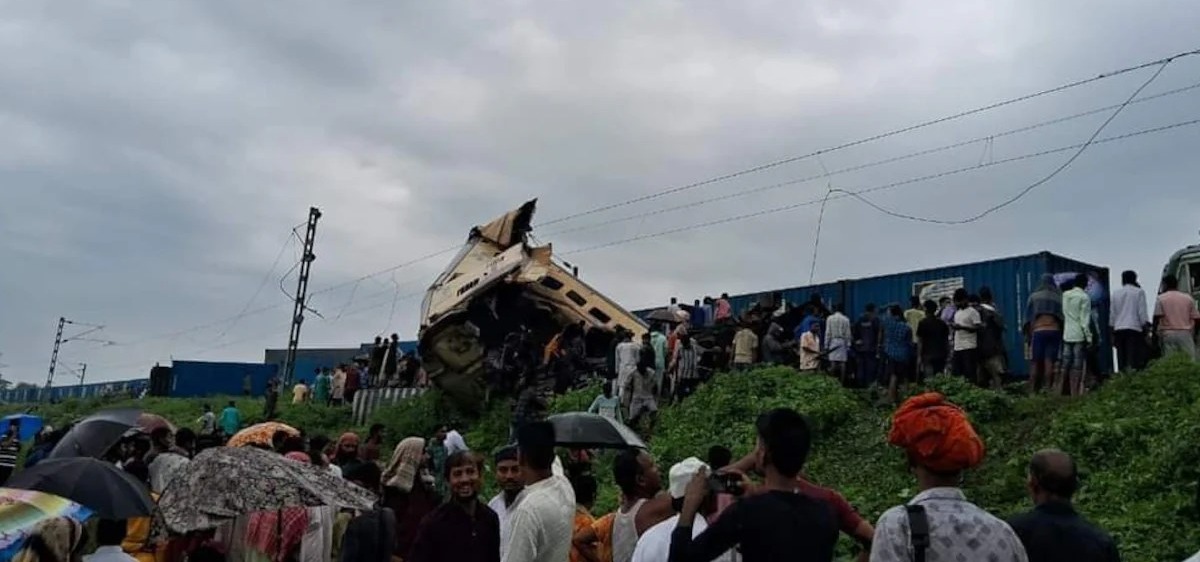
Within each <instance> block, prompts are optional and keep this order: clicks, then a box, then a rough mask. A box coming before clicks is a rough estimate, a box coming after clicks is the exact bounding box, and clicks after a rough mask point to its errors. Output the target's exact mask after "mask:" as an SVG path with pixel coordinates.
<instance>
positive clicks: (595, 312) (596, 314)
mask: <svg viewBox="0 0 1200 562" xmlns="http://www.w3.org/2000/svg"><path fill="white" fill-rule="evenodd" d="M588 314H591V315H592V318H595V319H596V320H599V321H600V322H601V323H602V324H608V323H609V322H610V321H612V317H610V316H609V315H607V314H605V313H604V311H603V310H600V309H599V308H592V309H591V310H589V311H588Z"/></svg>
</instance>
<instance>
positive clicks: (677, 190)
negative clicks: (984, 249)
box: [537, 49, 1200, 227]
mask: <svg viewBox="0 0 1200 562" xmlns="http://www.w3.org/2000/svg"><path fill="white" fill-rule="evenodd" d="M1197 54H1200V49H1195V50H1191V51H1184V52H1181V53H1177V54H1174V55H1171V56H1169V57H1164V58H1161V59H1157V60H1153V61H1149V62H1144V63H1140V64H1136V65H1133V66H1128V67H1125V68H1120V69H1117V70H1112V71H1109V72H1104V73H1101V74H1098V75H1096V76H1093V77H1091V78H1085V79H1082V80H1076V81H1074V82H1068V83H1066V84H1062V85H1060V86H1055V87H1053V88H1048V89H1045V90H1041V91H1038V92H1034V93H1031V94H1025V95H1023V96H1018V97H1015V98H1009V99H1006V100H1002V101H998V102H995V103H991V104H988V105H985V106H981V107H977V108H974V109H969V110H966V111H960V112H958V113H954V114H951V115H947V116H944V117H939V118H936V119H930V120H928V121H923V122H920V123H917V124H914V125H909V126H906V127H901V128H899V129H893V130H891V131H887V132H884V133H879V134H876V135H872V136H869V137H866V138H862V139H859V140H855V141H850V142H846V143H842V144H839V145H836V146H832V147H829V148H822V149H820V150H816V151H813V152H809V153H807V154H802V155H799V156H791V157H788V158H784V159H781V160H776V161H773V162H768V163H766V164H760V165H758V166H753V167H750V168H746V169H743V170H738V171H736V172H731V173H728V174H723V175H720V176H716V177H712V178H709V179H706V180H701V181H697V182H692V183H688V184H684V185H679V186H676V187H670V188H667V189H663V190H660V191H657V192H654V193H650V194H647V195H642V196H639V197H634V198H632V199H627V200H625V201H620V202H617V203H610V204H607V205H602V206H599V207H595V208H592V209H588V210H586V211H580V212H577V213H572V214H570V215H566V216H563V217H559V218H556V219H553V220H549V221H546V222H543V223H539V224H538V225H537V226H539V227H543V226H548V225H551V224H557V223H560V222H565V221H568V220H573V219H576V218H579V217H583V216H588V215H594V214H596V213H602V212H604V211H610V210H612V209H616V208H620V207H626V206H629V205H633V204H636V203H641V202H644V201H650V200H652V199H657V198H659V197H664V196H667V195H672V194H675V193H680V192H683V191H688V190H692V189H696V188H698V187H703V186H706V185H711V184H714V183H720V182H723V181H727V180H731V179H734V178H738V177H741V176H745V175H749V174H754V173H758V172H762V171H764V170H769V169H772V168H776V167H779V166H783V165H786V164H791V163H793V162H799V161H801V160H805V159H808V158H812V157H814V156H817V155H821V154H829V153H831V152H836V151H839V150H845V149H847V148H852V147H855V146H860V145H863V144H868V143H871V142H875V141H878V140H883V139H886V138H888V137H893V136H896V135H902V134H905V133H910V132H913V131H916V130H919V129H923V128H926V127H931V126H933V125H938V124H941V123H946V122H948V121H953V120H955V119H961V118H963V117H968V116H971V115H975V114H978V113H983V112H986V111H991V110H993V109H998V108H1001V107H1005V106H1008V105H1013V104H1016V103H1021V102H1024V101H1029V100H1031V99H1035V98H1039V97H1042V96H1046V95H1049V94H1054V93H1058V92H1062V91H1065V90H1069V89H1072V88H1076V87H1079V86H1083V85H1085V84H1090V83H1092V82H1098V81H1100V80H1105V79H1108V78H1113V77H1115V76H1120V75H1122V74H1127V73H1129V72H1133V71H1136V70H1141V69H1143V68H1150V67H1153V66H1155V65H1161V64H1165V63H1169V62H1171V61H1174V60H1176V59H1179V58H1182V57H1186V56H1191V55H1197Z"/></svg>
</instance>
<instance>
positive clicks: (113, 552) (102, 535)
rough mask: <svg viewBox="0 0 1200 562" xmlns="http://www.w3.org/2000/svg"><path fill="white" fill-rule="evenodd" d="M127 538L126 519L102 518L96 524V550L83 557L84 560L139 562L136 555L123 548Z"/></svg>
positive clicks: (91, 561) (95, 561)
mask: <svg viewBox="0 0 1200 562" xmlns="http://www.w3.org/2000/svg"><path fill="white" fill-rule="evenodd" d="M123 540H125V520H124V519H117V520H113V519H101V520H100V523H99V524H98V525H96V544H97V545H99V548H97V549H96V552H94V553H92V554H89V555H87V556H84V557H83V562H137V559H135V558H134V557H132V556H130V555H128V554H125V551H124V550H121V541H123Z"/></svg>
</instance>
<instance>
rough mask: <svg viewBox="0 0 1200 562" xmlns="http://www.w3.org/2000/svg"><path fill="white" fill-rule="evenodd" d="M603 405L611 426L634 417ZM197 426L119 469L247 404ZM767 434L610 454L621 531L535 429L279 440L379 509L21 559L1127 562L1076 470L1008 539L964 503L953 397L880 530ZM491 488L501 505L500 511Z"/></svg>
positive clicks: (154, 472) (1033, 463)
mask: <svg viewBox="0 0 1200 562" xmlns="http://www.w3.org/2000/svg"><path fill="white" fill-rule="evenodd" d="M599 402H600V406H599V408H600V409H613V408H616V406H614V405H612V404H611V403H606V402H604V401H599ZM595 406H596V405H595V404H593V407H595ZM618 411H619V409H618ZM614 415H617V414H614ZM197 421H198V425H199V427H200V429H199V431H198V432H194V431H192V430H191V429H187V428H183V429H179V430H178V431H172V430H171V429H170V428H169V427H157V428H155V429H154V430H152V431H151V432H150V433H149V434H148V435H147V434H141V433H136V434H132V435H130V436H129V437H127V438H126V439H123V440H122V441H121V443H120V444H118V445H117V446H115V447H113V448H112V450H110V451H109V453H108V454H107V455H105V457H104V458H105V460H107V461H109V462H112V463H114V464H115V465H116V466H118V467H120V468H121V469H122V470H124V471H125V472H127V473H128V474H130V475H131V476H133V477H134V478H136V479H137V480H138V481H140V482H142V483H143V485H145V486H146V487H147V489H148V490H149V492H150V493H151V496H152V497H154V498H157V497H158V496H159V495H160V494H162V493H163V492H164V491H165V490H166V489H167V488H168V487H169V486H170V485H171V483H172V481H173V479H174V478H176V475H177V474H178V473H179V471H180V470H181V468H182V467H184V466H186V465H187V464H188V463H189V462H191V459H192V458H193V457H194V456H195V455H196V454H197V453H199V452H200V451H202V450H204V449H205V448H208V447H217V446H220V445H222V444H223V443H224V442H225V441H226V440H227V438H228V437H229V436H230V435H233V434H236V433H237V432H238V431H240V430H241V429H242V428H241V420H240V414H239V413H238V412H237V410H236V407H235V406H233V405H232V404H231V405H230V406H228V407H226V408H225V410H224V411H223V412H222V413H221V414H220V415H219V416H217V415H216V414H215V413H214V412H212V410H211V408H207V407H205V411H204V413H203V415H202V416H201V417H200V419H199V420H197ZM755 427H756V435H755V442H754V444H753V452H751V453H750V454H749V455H747V456H745V457H744V458H741V459H734V458H732V455H731V453H730V450H729V448H728V447H727V445H730V444H722V443H714V444H713V446H712V447H711V448H710V449H709V450H708V451H707V454H705V460H701V459H700V457H699V453H701V452H700V451H697V452H696V453H697V456H693V457H689V458H686V459H684V460H682V461H679V462H677V463H675V464H674V465H672V466H671V467H670V468H669V470H668V472H667V474H666V475H665V476H666V478H664V475H663V474H661V473H660V471H659V468H658V465H657V463H656V461H655V459H654V458H653V457H652V456H651V455H650V453H649V452H647V451H645V450H641V449H624V450H619V451H616V452H613V453H606V454H610V455H613V456H612V463H611V466H612V468H611V470H612V477H613V478H612V480H613V481H614V482H615V484H616V487H617V490H616V491H617V493H618V496H619V505H618V506H617V507H616V509H614V510H613V511H612V512H611V513H607V514H599V513H594V512H593V509H594V507H595V502H596V497H597V495H598V493H599V492H600V490H599V489H598V487H599V484H598V480H597V478H596V474H595V472H594V471H595V470H596V469H595V466H594V465H593V460H594V458H595V457H594V455H593V453H591V452H589V451H581V450H578V449H570V450H569V451H568V453H567V454H566V455H565V456H563V457H560V456H559V454H558V453H557V452H556V449H557V448H558V447H559V446H561V444H560V443H558V442H557V441H556V436H555V430H554V428H553V426H552V425H551V424H550V423H548V422H545V421H530V422H528V423H523V424H520V425H519V426H518V427H516V429H515V435H514V439H513V441H514V442H513V443H512V444H510V445H507V446H504V447H502V448H500V449H498V450H496V451H493V452H491V453H490V454H488V455H484V454H482V453H479V452H476V451H473V450H471V449H470V448H469V446H468V444H467V443H466V441H465V440H464V438H463V436H462V434H461V433H460V432H459V431H457V430H456V428H455V427H453V426H443V427H440V428H438V430H437V431H436V432H434V433H433V434H432V435H430V436H429V437H428V438H425V437H421V436H407V437H405V438H403V439H400V440H399V443H398V444H397V445H396V446H395V448H394V449H393V451H392V453H391V455H390V456H385V455H384V454H383V451H382V448H383V444H384V442H385V441H386V440H387V428H386V427H384V426H382V425H375V426H373V427H371V428H370V430H369V431H368V433H367V435H366V436H365V437H364V438H360V436H359V435H357V434H355V433H345V434H343V435H341V436H339V437H338V438H337V439H336V440H331V439H329V438H327V437H325V436H321V435H304V434H303V433H302V432H301V433H300V434H295V433H291V432H287V431H283V430H279V431H276V432H275V433H274V434H272V435H271V438H270V440H269V442H261V443H251V444H250V446H257V447H260V448H263V449H266V450H270V451H273V452H274V453H276V454H279V455H281V456H283V457H284V458H286V459H288V460H290V461H294V462H298V463H303V464H306V465H311V466H314V467H317V468H319V469H321V470H325V471H328V472H330V473H331V474H333V475H335V476H337V477H339V478H344V479H346V480H348V481H350V482H353V483H355V484H357V485H359V486H362V487H363V488H366V489H368V490H371V491H374V492H376V493H377V494H378V497H379V501H378V504H377V505H376V506H375V508H374V509H371V510H365V511H350V510H337V509H334V508H332V507H308V508H288V509H285V510H283V511H281V512H278V513H276V512H270V513H255V514H248V515H246V516H241V517H238V518H236V519H235V520H233V521H231V522H230V523H228V524H226V525H225V526H223V527H221V528H219V529H215V530H213V531H212V532H205V533H200V534H193V535H190V536H186V537H175V538H171V539H163V538H161V537H158V536H156V535H155V534H154V533H152V532H151V519H150V518H143V519H137V520H133V519H131V520H127V521H107V520H101V521H98V522H96V523H94V524H93V525H90V526H87V527H84V526H78V524H76V523H74V522H71V523H70V524H69V525H70V527H69V529H70V530H71V531H72V532H71V533H66V534H63V533H61V532H60V531H61V529H60V528H59V527H55V525H59V524H60V523H61V521H59V520H49V522H47V523H46V524H45V528H44V529H39V531H38V532H37V533H35V536H36V540H31V541H30V543H29V544H28V545H27V547H26V549H25V550H24V551H23V553H22V555H21V556H20V557H19V558H17V559H18V560H21V561H22V562H68V561H69V560H78V559H79V557H80V556H82V554H83V550H84V549H83V546H82V545H83V544H84V543H85V542H87V541H85V540H82V539H80V538H79V537H81V536H83V535H85V534H86V533H85V529H86V532H87V533H95V537H96V539H97V540H96V544H97V545H99V548H98V549H97V550H96V551H95V553H93V554H90V555H88V556H83V558H82V559H83V560H88V561H92V562H117V561H121V562H127V561H129V560H138V561H146V562H149V561H165V560H170V561H172V562H174V561H176V560H190V561H207V560H236V561H259V560H262V561H266V560H271V561H281V562H288V561H305V562H307V561H319V562H328V561H330V560H342V561H347V562H349V561H359V560H377V561H392V560H401V561H404V562H414V561H415V562H441V561H445V562H450V561H455V562H459V561H461V562H476V561H478V562H501V561H503V562H567V561H570V562H685V561H709V560H720V561H729V562H734V561H737V560H741V561H746V562H755V561H778V560H802V561H803V560H813V561H829V560H832V559H833V556H834V551H835V548H836V544H837V541H838V537H839V534H844V535H845V536H847V537H848V538H850V539H851V540H852V541H853V542H854V543H855V544H857V545H858V549H859V555H858V557H859V559H860V560H871V561H875V562H887V561H909V560H998V561H1014V562H1019V561H1026V560H1029V561H1034V562H1040V561H1058V560H1064V559H1067V557H1068V556H1073V557H1075V558H1076V559H1080V560H1098V561H1115V560H1118V559H1119V557H1118V554H1117V550H1116V547H1115V545H1114V543H1113V541H1112V540H1111V539H1110V538H1109V537H1108V536H1107V535H1106V534H1105V533H1104V532H1103V531H1102V530H1100V529H1099V528H1097V527H1095V526H1094V525H1092V524H1091V523H1089V522H1087V521H1086V520H1084V519H1083V518H1082V517H1081V516H1079V515H1078V514H1077V513H1076V512H1075V510H1074V509H1073V507H1072V505H1071V497H1072V495H1073V494H1074V492H1075V490H1076V488H1077V487H1078V474H1077V470H1076V467H1075V465H1074V463H1073V461H1072V460H1071V457H1070V456H1069V455H1068V454H1067V453H1065V452H1062V451H1057V450H1045V451H1041V452H1038V453H1037V454H1036V455H1034V456H1033V457H1032V458H1031V459H1030V461H1029V464H1028V488H1029V493H1030V498H1031V500H1032V503H1033V508H1032V509H1031V510H1030V511H1028V512H1026V513H1023V514H1020V515H1017V516H1016V517H1013V518H1011V519H1009V520H1008V521H1007V522H1006V521H1004V520H1001V519H999V518H997V517H995V516H993V515H992V514H989V513H988V512H987V511H986V510H984V509H982V508H980V507H978V506H976V505H974V504H973V503H971V502H970V500H969V498H967V497H966V496H965V494H964V493H963V491H962V490H961V489H960V487H959V486H960V483H961V482H962V479H963V474H964V472H965V471H967V470H970V469H971V468H973V467H975V466H977V465H978V464H980V463H981V462H982V460H983V458H984V454H985V447H984V443H983V441H982V439H981V438H980V436H979V435H978V434H977V433H976V432H975V430H974V428H973V427H972V425H971V423H970V422H969V420H968V417H967V415H966V413H965V412H964V411H963V410H961V409H960V408H959V407H957V406H955V405H953V404H950V403H948V402H946V401H945V399H944V398H943V397H942V396H941V395H939V394H936V393H927V394H921V395H917V396H914V397H912V398H910V399H908V400H907V401H905V402H904V403H903V404H902V405H901V406H900V407H899V408H898V409H897V410H896V411H895V414H894V415H893V417H892V423H891V428H890V430H889V431H888V435H887V440H888V442H889V443H891V444H892V445H894V446H896V447H897V448H899V449H900V450H901V451H903V453H904V454H905V457H906V458H907V462H908V464H909V467H910V469H911V470H912V473H913V476H914V478H915V485H916V488H917V490H918V492H917V494H916V495H915V496H914V497H913V498H911V499H910V500H908V501H906V502H905V503H904V504H902V505H898V506H896V507H894V508H892V509H889V510H887V511H885V512H884V513H883V514H882V515H881V516H880V517H879V519H878V521H877V522H876V523H875V524H874V525H872V524H871V523H870V522H869V521H868V520H867V519H865V518H864V517H863V516H862V515H861V514H859V513H858V512H857V511H856V510H855V509H854V508H853V507H852V506H851V505H850V503H849V502H848V501H847V500H846V499H845V498H844V497H843V496H842V495H841V494H840V493H838V492H837V491H835V490H832V489H829V488H826V487H822V486H820V485H818V484H816V483H814V482H813V481H812V480H811V479H810V477H809V476H808V475H807V474H806V473H805V471H804V466H805V463H806V461H807V458H808V456H809V453H810V451H811V448H812V441H813V435H812V429H811V428H810V427H809V424H808V422H807V420H806V418H805V417H804V416H803V415H802V414H801V413H799V412H797V411H795V410H792V409H787V408H782V409H775V410H771V411H768V412H765V413H763V414H761V415H760V416H759V417H758V419H757V421H756V423H755ZM488 473H491V474H492V475H494V482H495V486H496V490H497V493H496V494H495V496H494V497H492V498H491V499H490V500H487V501H485V498H482V497H480V494H481V493H482V490H483V487H484V486H483V483H484V480H485V475H486V474H488ZM664 480H665V481H664ZM72 537H74V538H72Z"/></svg>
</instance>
